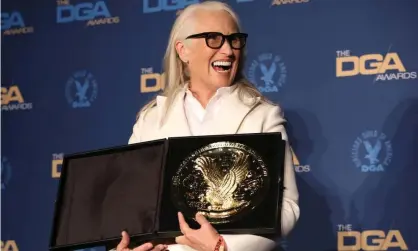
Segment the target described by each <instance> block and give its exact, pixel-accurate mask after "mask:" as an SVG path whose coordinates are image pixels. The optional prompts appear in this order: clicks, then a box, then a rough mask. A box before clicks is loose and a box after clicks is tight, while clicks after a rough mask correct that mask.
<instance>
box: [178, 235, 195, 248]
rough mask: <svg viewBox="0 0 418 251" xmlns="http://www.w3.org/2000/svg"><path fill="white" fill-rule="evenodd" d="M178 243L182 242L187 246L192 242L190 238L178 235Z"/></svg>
mask: <svg viewBox="0 0 418 251" xmlns="http://www.w3.org/2000/svg"><path fill="white" fill-rule="evenodd" d="M176 243H177V244H181V245H187V246H189V247H190V246H191V245H192V243H191V242H190V241H189V239H187V238H186V236H184V235H183V236H177V237H176Z"/></svg>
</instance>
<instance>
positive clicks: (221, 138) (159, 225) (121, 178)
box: [50, 133, 285, 250]
mask: <svg viewBox="0 0 418 251" xmlns="http://www.w3.org/2000/svg"><path fill="white" fill-rule="evenodd" d="M230 142H233V144H236V143H238V144H243V145H246V146H249V148H251V149H253V150H254V151H255V152H256V155H257V156H259V157H260V158H261V159H263V161H264V164H265V165H266V168H267V169H266V171H268V172H269V178H270V182H269V185H268V189H266V190H265V191H264V195H263V198H264V199H263V200H264V201H261V202H260V203H259V205H257V208H256V209H255V210H253V211H251V212H250V213H247V215H245V216H243V217H245V219H244V220H242V221H237V222H231V223H225V224H218V225H216V226H215V228H216V229H217V230H218V231H219V232H220V233H247V234H248V233H254V234H269V233H270V234H273V233H278V232H279V231H280V224H279V223H280V221H281V219H280V216H281V214H280V211H281V201H282V189H283V182H276V181H277V180H280V179H282V177H283V164H284V161H283V160H284V149H285V142H284V141H283V140H282V139H281V134H280V133H262V134H235V135H211V136H196V137H179V138H169V139H164V140H155V141H149V142H143V143H137V144H132V145H127V146H120V147H113V148H107V149H101V150H96V151H90V152H84V153H76V154H71V155H66V156H65V157H64V160H63V165H62V172H61V177H60V183H59V188H58V196H57V200H56V203H55V213H54V219H53V227H52V233H51V240H50V250H75V249H80V248H87V247H93V246H103V245H109V243H112V245H113V244H117V243H118V242H119V241H120V233H121V231H122V230H127V231H128V233H129V235H130V236H131V240H132V241H135V240H151V239H154V238H162V237H173V236H177V235H179V234H181V233H180V232H179V226H178V220H177V212H178V211H182V212H183V213H184V214H185V216H186V217H187V216H189V217H192V215H193V213H194V212H193V211H190V210H189V211H188V210H187V207H182V205H184V201H181V198H179V197H178V193H177V195H176V193H175V191H174V190H176V187H175V186H173V177H174V176H177V177H180V176H181V175H180V176H179V174H180V173H181V172H179V167H180V166H183V167H184V168H185V166H186V165H184V163H185V161H186V160H187V159H189V160H190V158H191V156H193V154H196V153H198V152H200V153H203V152H202V149H208V148H207V147H208V146H209V145H211V144H213V143H216V144H219V143H221V144H229V143H230ZM205 147H206V148H205ZM186 162H187V161H186ZM184 170H185V169H184ZM186 171H187V170H186ZM176 196H177V197H176ZM186 220H187V221H188V222H189V224H190V225H191V227H196V226H197V225H196V224H194V222H193V221H191V220H190V219H187V218H186Z"/></svg>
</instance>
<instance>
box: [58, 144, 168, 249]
mask: <svg viewBox="0 0 418 251" xmlns="http://www.w3.org/2000/svg"><path fill="white" fill-rule="evenodd" d="M165 142H166V141H165V140H157V141H152V142H145V143H141V144H132V145H127V146H122V147H114V148H108V149H102V150H97V151H90V152H85V153H76V154H71V155H67V156H65V157H64V159H63V165H62V172H61V177H60V183H59V188H58V196H57V200H56V202H55V213H54V219H53V227H52V233H51V240H50V250H75V249H80V248H85V247H92V246H101V245H106V244H107V243H109V242H112V241H113V242H114V241H118V240H120V234H121V231H122V230H125V229H129V233H130V234H135V235H149V234H152V233H153V232H154V231H155V221H156V217H157V211H158V210H157V209H158V200H159V196H158V193H159V190H160V189H159V186H160V184H159V182H160V180H161V178H160V176H161V170H162V167H163V165H164V163H163V161H164V158H163V156H164V153H165Z"/></svg>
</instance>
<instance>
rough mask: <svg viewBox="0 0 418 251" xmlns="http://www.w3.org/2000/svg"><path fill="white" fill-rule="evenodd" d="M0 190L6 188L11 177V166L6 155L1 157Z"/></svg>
mask: <svg viewBox="0 0 418 251" xmlns="http://www.w3.org/2000/svg"><path fill="white" fill-rule="evenodd" d="M0 168H1V190H4V189H6V187H7V185H8V184H9V182H10V179H11V177H12V166H11V164H10V161H9V160H8V159H7V158H6V157H2V158H1V167H0Z"/></svg>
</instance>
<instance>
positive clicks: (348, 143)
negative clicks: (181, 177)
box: [1, 0, 418, 251]
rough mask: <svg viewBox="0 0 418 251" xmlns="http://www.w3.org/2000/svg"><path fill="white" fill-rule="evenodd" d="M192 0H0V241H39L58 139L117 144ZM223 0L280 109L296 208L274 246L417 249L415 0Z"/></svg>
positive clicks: (43, 245)
mask: <svg viewBox="0 0 418 251" xmlns="http://www.w3.org/2000/svg"><path fill="white" fill-rule="evenodd" d="M196 2H199V0H123V1H121V0H103V1H97V0H57V1H47V0H39V1H30V0H3V1H2V6H1V8H2V10H1V32H2V40H1V43H2V57H1V59H2V74H1V81H2V86H1V109H2V113H1V115H2V124H1V125H2V137H1V141H2V142H1V143H2V149H1V150H2V152H1V197H2V198H1V211H2V212H1V227H2V232H1V241H2V242H1V250H7V251H9V250H13V251H17V250H20V251H22V250H23V251H34V250H36V251H38V250H39V251H41V250H47V249H48V244H49V238H50V231H51V224H52V217H53V210H54V202H55V197H56V193H57V187H58V180H59V177H60V171H61V165H62V158H63V155H64V154H70V153H74V152H81V151H87V150H93V149H98V148H104V147H112V146H119V145H124V144H127V142H128V139H129V137H130V135H131V133H132V127H133V124H134V122H135V117H136V113H137V112H138V111H139V109H140V108H141V106H142V105H144V104H145V103H146V102H148V101H149V100H150V99H151V98H152V97H154V96H155V95H156V94H157V92H158V91H160V90H161V89H163V88H164V84H165V83H164V82H163V81H162V78H161V74H162V68H161V66H162V58H163V55H164V52H165V48H166V45H167V42H168V37H169V32H170V29H171V26H172V24H173V22H174V20H175V17H176V14H177V13H178V11H179V10H181V9H183V8H184V7H186V6H188V5H190V4H192V3H196ZM225 2H227V3H229V4H230V5H231V6H232V7H233V8H234V10H236V11H237V13H238V14H239V16H240V18H241V23H242V26H243V31H244V32H247V33H248V34H249V37H248V46H247V61H246V65H245V74H246V76H247V77H248V78H249V80H251V81H252V82H253V83H254V84H255V85H256V86H257V88H258V89H259V90H260V91H261V92H262V93H263V94H265V95H266V96H267V97H268V98H270V99H271V100H273V101H274V102H277V103H278V104H279V105H280V106H281V107H282V108H283V111H284V116H285V118H286V119H287V121H288V123H287V125H286V127H287V130H288V133H289V138H290V143H291V146H292V149H293V162H294V168H295V171H296V175H297V184H298V188H299V193H300V201H299V204H300V208H301V217H300V220H299V222H298V224H297V226H296V228H295V229H294V231H293V232H292V233H291V234H290V235H289V236H288V237H287V238H285V239H282V240H278V242H280V246H281V248H282V249H283V250H290V251H304V250H309V251H331V250H416V249H418V238H416V237H417V231H418V230H417V226H418V214H417V212H418V200H417V199H416V198H417V196H416V193H417V191H418V182H416V179H417V178H418V150H417V149H418V78H417V71H418V60H417V58H418V43H417V41H418V32H417V31H418V15H417V10H418V1H416V0H402V1H400V0H399V1H395V0H363V1H359V0H226V1H225ZM115 217H117V215H115ZM89 250H90V251H92V250H96V251H101V250H103V247H97V248H94V249H89Z"/></svg>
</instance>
